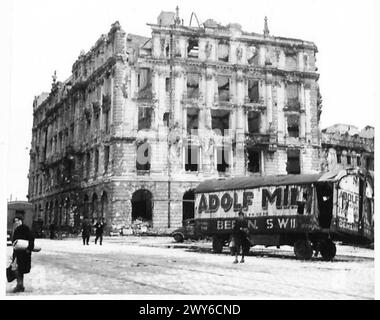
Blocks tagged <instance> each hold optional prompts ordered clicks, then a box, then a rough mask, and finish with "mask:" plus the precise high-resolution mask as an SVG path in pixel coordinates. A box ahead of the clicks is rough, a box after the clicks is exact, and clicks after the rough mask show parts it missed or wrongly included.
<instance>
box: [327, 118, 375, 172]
mask: <svg viewBox="0 0 380 320" xmlns="http://www.w3.org/2000/svg"><path fill="white" fill-rule="evenodd" d="M321 146H322V149H321V163H322V170H323V171H329V170H335V169H344V168H348V167H360V168H363V169H367V170H371V171H373V170H374V151H375V129H374V127H371V126H366V127H365V128H363V129H362V130H359V129H358V128H357V127H355V126H353V125H347V124H335V125H333V126H331V127H328V128H325V129H323V130H322V136H321Z"/></svg>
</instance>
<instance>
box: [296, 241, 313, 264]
mask: <svg viewBox="0 0 380 320" xmlns="http://www.w3.org/2000/svg"><path fill="white" fill-rule="evenodd" d="M294 254H295V255H296V257H297V259H302V260H310V259H311V257H312V256H313V248H312V246H311V243H310V241H308V240H297V241H296V242H295V243H294Z"/></svg>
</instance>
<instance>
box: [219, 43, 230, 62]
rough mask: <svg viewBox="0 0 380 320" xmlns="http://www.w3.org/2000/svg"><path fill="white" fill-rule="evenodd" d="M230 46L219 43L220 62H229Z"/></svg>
mask: <svg viewBox="0 0 380 320" xmlns="http://www.w3.org/2000/svg"><path fill="white" fill-rule="evenodd" d="M229 50H230V48H229V45H228V42H225V41H223V42H219V44H218V60H219V61H224V62H228V58H229Z"/></svg>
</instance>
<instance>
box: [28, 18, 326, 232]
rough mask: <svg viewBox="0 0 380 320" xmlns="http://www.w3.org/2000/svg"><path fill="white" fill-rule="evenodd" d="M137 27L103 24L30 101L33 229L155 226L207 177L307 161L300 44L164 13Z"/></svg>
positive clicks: (314, 111)
mask: <svg viewBox="0 0 380 320" xmlns="http://www.w3.org/2000/svg"><path fill="white" fill-rule="evenodd" d="M149 26H150V27H151V29H152V34H151V37H144V36H139V35H134V34H127V33H126V32H125V31H124V30H123V29H122V27H121V26H120V24H119V23H118V22H116V23H114V24H113V25H112V27H111V30H110V31H109V32H108V34H105V35H102V36H101V37H100V38H99V40H98V41H97V42H96V44H95V45H94V46H93V47H92V48H91V50H90V51H89V52H87V53H85V52H82V53H81V55H80V56H79V57H78V59H77V60H76V61H75V62H74V64H73V67H72V75H71V76H70V77H69V79H67V80H65V81H63V82H60V81H57V79H56V77H55V76H54V77H53V84H52V88H51V91H50V92H49V93H44V94H42V95H40V96H38V97H36V98H35V101H34V104H33V116H34V120H33V129H32V130H33V137H32V148H31V152H30V171H29V193H28V196H29V201H30V202H31V203H32V204H33V205H34V209H35V210H36V212H37V214H36V216H37V217H38V218H40V219H42V220H43V221H44V223H45V225H46V226H47V225H49V224H51V223H55V224H56V225H59V226H62V228H73V227H74V228H75V227H76V226H79V224H80V222H81V220H82V219H83V218H89V219H96V218H97V217H104V218H105V219H106V221H107V226H108V228H109V231H117V232H118V231H120V230H122V229H124V230H125V229H128V228H129V227H130V226H131V225H132V224H133V222H134V221H146V222H147V223H149V225H150V226H151V227H152V228H153V230H157V232H165V231H168V230H170V229H172V228H176V227H178V226H180V225H181V224H182V220H183V219H186V218H191V217H193V215H194V204H193V203H194V192H193V189H194V188H195V187H196V186H197V185H198V184H199V182H201V181H203V180H205V179H207V178H215V177H225V176H239V175H271V174H292V173H311V172H317V171H319V170H320V160H319V152H320V146H321V143H320V131H319V117H320V112H321V99H320V94H319V87H318V82H317V81H318V78H319V74H318V73H317V67H316V53H317V47H316V46H315V44H314V43H312V42H309V41H303V40H297V39H289V38H283V37H277V36H272V35H271V34H270V32H269V27H268V22H267V20H266V19H265V21H264V28H263V29H264V30H263V32H262V33H254V32H245V31H243V30H242V27H241V26H240V25H239V24H237V23H231V24H228V25H221V24H219V23H217V22H215V21H214V20H211V19H209V20H206V21H205V22H204V23H203V24H198V25H197V26H185V25H184V23H183V20H182V19H180V17H179V13H178V10H177V12H162V13H161V14H160V15H159V17H158V19H157V22H156V23H152V24H149Z"/></svg>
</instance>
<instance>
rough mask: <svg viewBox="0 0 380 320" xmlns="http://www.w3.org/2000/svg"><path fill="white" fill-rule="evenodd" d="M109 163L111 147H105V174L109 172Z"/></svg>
mask: <svg viewBox="0 0 380 320" xmlns="http://www.w3.org/2000/svg"><path fill="white" fill-rule="evenodd" d="M109 161H110V147H109V146H105V147H104V172H107V171H108V164H109Z"/></svg>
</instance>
